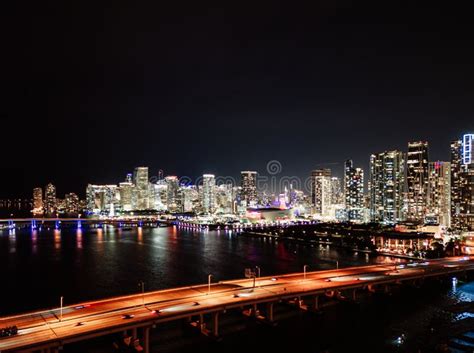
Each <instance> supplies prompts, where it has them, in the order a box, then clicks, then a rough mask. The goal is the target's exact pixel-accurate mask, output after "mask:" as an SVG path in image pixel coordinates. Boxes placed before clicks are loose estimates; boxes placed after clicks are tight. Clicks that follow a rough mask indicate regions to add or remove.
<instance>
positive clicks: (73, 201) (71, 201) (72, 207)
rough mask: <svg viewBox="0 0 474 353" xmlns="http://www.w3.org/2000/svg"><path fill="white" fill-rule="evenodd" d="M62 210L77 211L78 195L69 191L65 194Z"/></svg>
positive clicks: (70, 212) (75, 212)
mask: <svg viewBox="0 0 474 353" xmlns="http://www.w3.org/2000/svg"><path fill="white" fill-rule="evenodd" d="M64 201H65V209H64V211H65V212H66V213H69V214H77V213H79V196H77V195H76V194H75V193H73V192H71V193H69V194H66V197H65V200H64Z"/></svg>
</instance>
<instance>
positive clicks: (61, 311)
mask: <svg viewBox="0 0 474 353" xmlns="http://www.w3.org/2000/svg"><path fill="white" fill-rule="evenodd" d="M63 301H64V297H63V296H61V299H60V300H59V307H60V309H59V321H63Z"/></svg>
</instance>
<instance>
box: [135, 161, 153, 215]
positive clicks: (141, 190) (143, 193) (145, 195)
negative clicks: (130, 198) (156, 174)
mask: <svg viewBox="0 0 474 353" xmlns="http://www.w3.org/2000/svg"><path fill="white" fill-rule="evenodd" d="M148 180H149V179H148V167H137V168H135V172H134V174H133V183H134V184H135V193H136V197H137V203H136V207H135V209H136V210H138V211H143V210H147V209H149V208H150V202H149V201H150V200H149V186H148V183H149V181H148Z"/></svg>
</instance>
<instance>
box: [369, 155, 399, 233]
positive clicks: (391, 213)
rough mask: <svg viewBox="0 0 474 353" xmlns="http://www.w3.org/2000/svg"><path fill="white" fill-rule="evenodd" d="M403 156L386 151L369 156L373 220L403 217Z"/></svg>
mask: <svg viewBox="0 0 474 353" xmlns="http://www.w3.org/2000/svg"><path fill="white" fill-rule="evenodd" d="M404 189H405V157H404V154H403V152H401V151H396V150H395V151H387V152H382V153H377V154H373V155H371V157H370V181H369V195H370V216H371V220H372V221H373V222H382V223H392V224H393V223H396V222H400V221H403V220H404V219H405V217H404V212H403V206H404V197H403V195H404Z"/></svg>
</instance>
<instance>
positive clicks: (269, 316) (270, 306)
mask: <svg viewBox="0 0 474 353" xmlns="http://www.w3.org/2000/svg"><path fill="white" fill-rule="evenodd" d="M267 320H268V322H273V303H267Z"/></svg>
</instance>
